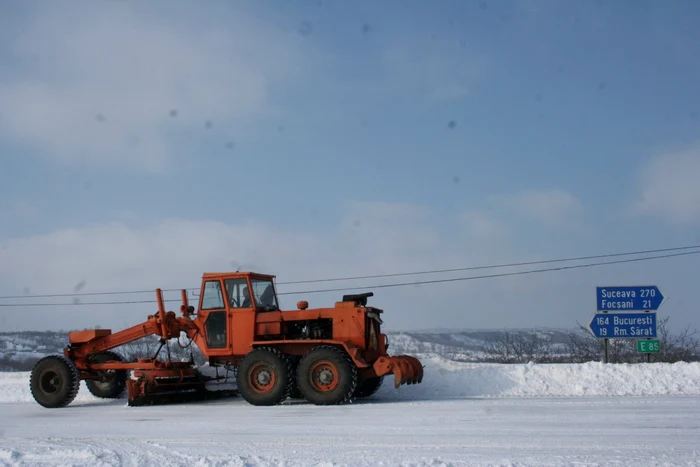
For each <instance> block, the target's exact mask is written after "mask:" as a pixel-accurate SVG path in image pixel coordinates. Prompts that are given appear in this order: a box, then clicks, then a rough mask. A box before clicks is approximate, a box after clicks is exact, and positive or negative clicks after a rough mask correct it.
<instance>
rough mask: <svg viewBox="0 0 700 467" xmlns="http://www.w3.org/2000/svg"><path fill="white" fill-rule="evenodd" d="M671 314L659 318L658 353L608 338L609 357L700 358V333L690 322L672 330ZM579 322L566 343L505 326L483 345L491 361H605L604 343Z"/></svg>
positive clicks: (613, 360) (622, 359) (614, 360)
mask: <svg viewBox="0 0 700 467" xmlns="http://www.w3.org/2000/svg"><path fill="white" fill-rule="evenodd" d="M668 321H669V318H668V317H666V318H663V319H661V320H659V322H658V325H657V335H658V339H659V344H660V349H659V353H652V354H651V356H650V357H647V354H642V353H639V352H637V340H636V339H609V341H608V361H609V362H610V363H638V362H645V361H647V358H649V359H650V361H651V362H664V363H675V362H680V361H684V362H693V361H700V333H699V332H698V330H697V329H691V328H690V326H688V327H686V328H685V329H683V330H682V331H681V332H680V333H677V334H671V332H670V330H669V327H668ZM577 324H578V332H570V333H568V334H567V340H566V342H564V343H554V342H553V341H552V339H551V336H549V335H548V334H547V333H545V332H542V331H537V330H533V331H531V332H529V333H524V332H508V331H507V330H504V331H503V332H502V333H500V334H498V336H497V337H495V338H489V339H487V341H486V343H485V344H484V346H483V347H482V349H481V350H482V352H483V353H484V355H485V357H484V358H483V359H482V360H483V361H486V362H492V363H528V362H533V363H583V362H589V361H602V360H603V357H604V352H605V350H604V343H603V340H602V339H597V338H595V337H593V335H592V334H591V333H590V331H589V330H588V328H586V327H585V326H583V325H581V324H580V323H577Z"/></svg>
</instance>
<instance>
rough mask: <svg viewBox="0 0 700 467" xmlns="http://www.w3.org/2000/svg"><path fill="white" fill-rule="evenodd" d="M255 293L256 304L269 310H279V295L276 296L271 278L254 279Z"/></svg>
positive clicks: (252, 281)
mask: <svg viewBox="0 0 700 467" xmlns="http://www.w3.org/2000/svg"><path fill="white" fill-rule="evenodd" d="M251 283H252V284H253V293H254V294H255V304H256V305H257V306H258V307H259V308H264V309H266V310H268V311H273V310H278V309H279V305H278V304H277V297H276V296H275V288H274V286H273V285H272V281H271V280H264V279H253V280H251Z"/></svg>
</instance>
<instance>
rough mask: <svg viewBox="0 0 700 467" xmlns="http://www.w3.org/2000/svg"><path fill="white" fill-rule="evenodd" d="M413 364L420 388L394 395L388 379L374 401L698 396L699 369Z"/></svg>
mask: <svg viewBox="0 0 700 467" xmlns="http://www.w3.org/2000/svg"><path fill="white" fill-rule="evenodd" d="M419 358H420V359H421V362H422V363H423V365H425V374H424V377H423V382H422V383H421V384H418V385H415V386H408V385H404V386H401V387H399V389H394V385H393V379H394V378H393V376H389V377H386V378H385V379H384V384H383V386H382V388H381V389H380V390H379V391H378V393H377V398H379V399H382V400H387V399H389V400H390V399H401V400H408V399H412V400H431V399H463V398H468V397H552V396H555V397H572V396H661V395H664V396H668V395H700V363H674V364H669V363H651V364H607V365H606V364H603V363H598V362H589V363H582V364H532V363H531V364H522V365H501V364H488V363H459V362H454V361H450V360H446V359H444V358H441V357H437V356H420V357H419Z"/></svg>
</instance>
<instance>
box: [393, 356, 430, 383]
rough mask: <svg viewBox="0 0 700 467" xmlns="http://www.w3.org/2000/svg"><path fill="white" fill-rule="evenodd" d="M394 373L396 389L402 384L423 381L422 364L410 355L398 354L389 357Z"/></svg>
mask: <svg viewBox="0 0 700 467" xmlns="http://www.w3.org/2000/svg"><path fill="white" fill-rule="evenodd" d="M391 362H392V363H393V369H392V371H393V373H394V387H395V388H397V389H398V387H399V386H401V385H402V384H418V383H420V382H421V381H423V365H421V363H420V361H419V360H418V359H417V358H415V357H411V356H410V355H398V356H395V357H391Z"/></svg>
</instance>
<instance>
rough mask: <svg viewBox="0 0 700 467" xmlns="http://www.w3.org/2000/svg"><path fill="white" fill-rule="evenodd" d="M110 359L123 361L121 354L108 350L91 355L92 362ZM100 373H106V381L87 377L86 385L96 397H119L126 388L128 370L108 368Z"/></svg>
mask: <svg viewBox="0 0 700 467" xmlns="http://www.w3.org/2000/svg"><path fill="white" fill-rule="evenodd" d="M108 360H116V361H118V362H121V361H123V359H122V357H121V355H119V354H117V353H114V352H110V351H106V352H102V353H99V354H95V355H91V356H90V358H89V361H90V363H103V362H106V361H108ZM100 373H102V374H105V375H106V378H105V381H100V380H95V379H87V380H85V385H86V386H87V388H88V391H90V394H92V395H93V396H95V397H100V398H102V399H117V398H119V397H120V396H121V395H122V394H123V393H124V389H126V378H127V373H128V372H127V371H126V370H107V371H101V372H100Z"/></svg>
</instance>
